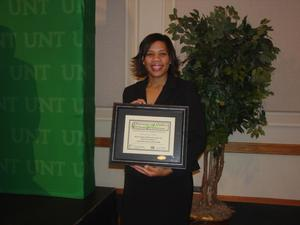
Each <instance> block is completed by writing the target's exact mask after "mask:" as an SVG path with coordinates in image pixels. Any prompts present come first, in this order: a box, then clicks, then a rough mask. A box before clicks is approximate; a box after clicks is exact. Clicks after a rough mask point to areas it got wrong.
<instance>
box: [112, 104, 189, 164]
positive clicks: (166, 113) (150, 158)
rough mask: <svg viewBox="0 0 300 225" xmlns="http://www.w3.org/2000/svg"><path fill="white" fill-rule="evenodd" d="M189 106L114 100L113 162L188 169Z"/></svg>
mask: <svg viewBox="0 0 300 225" xmlns="http://www.w3.org/2000/svg"><path fill="white" fill-rule="evenodd" d="M188 113H189V107H188V106H174V105H147V104H141V105H139V104H126V103H114V106H113V118H112V127H111V140H112V145H111V149H110V156H109V162H110V163H111V164H114V163H117V164H118V163H121V164H129V165H130V164H147V165H154V166H164V167H171V168H176V169H186V160H187V133H188Z"/></svg>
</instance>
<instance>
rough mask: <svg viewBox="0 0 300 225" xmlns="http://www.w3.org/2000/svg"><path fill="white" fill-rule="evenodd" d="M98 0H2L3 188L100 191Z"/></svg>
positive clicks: (64, 193)
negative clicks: (96, 164) (96, 149)
mask: <svg viewBox="0 0 300 225" xmlns="http://www.w3.org/2000/svg"><path fill="white" fill-rule="evenodd" d="M94 21H95V1H94V0H85V1H84V0H59V1H49V0H5V1H0V113H1V114H0V139H1V142H0V192H2V193H18V194H37V195H47V196H61V197H70V198H84V197H85V196H86V195H87V194H89V193H90V192H92V191H93V190H94V186H95V181H94V124H95V123H94V122H95V121H94V118H95V105H94V68H95V66H94V61H95V57H94V55H95V54H94V49H95V48H94V40H95V38H94V36H95V22H94Z"/></svg>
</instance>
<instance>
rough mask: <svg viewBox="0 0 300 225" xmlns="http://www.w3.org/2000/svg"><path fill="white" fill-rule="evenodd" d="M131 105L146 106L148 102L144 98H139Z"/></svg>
mask: <svg viewBox="0 0 300 225" xmlns="http://www.w3.org/2000/svg"><path fill="white" fill-rule="evenodd" d="M131 104H140V105H141V104H146V101H145V100H144V99H142V98H138V99H137V100H134V101H132V102H131Z"/></svg>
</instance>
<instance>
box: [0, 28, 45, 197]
mask: <svg viewBox="0 0 300 225" xmlns="http://www.w3.org/2000/svg"><path fill="white" fill-rule="evenodd" d="M15 50H16V37H15V32H13V31H12V30H11V29H9V28H8V27H5V26H1V25H0V121H1V122H0V140H1V142H0V149H1V151H0V180H1V182H0V192H3V193H18V194H45V191H44V190H43V189H42V188H41V187H40V186H39V185H38V184H36V183H35V182H34V176H35V174H36V169H35V163H34V162H35V161H34V141H35V140H36V139H37V137H38V130H39V123H40V109H39V102H38V94H37V87H36V82H35V79H34V69H33V66H32V65H30V64H29V63H27V62H25V61H23V60H20V59H18V58H16V57H15V56H14V55H15Z"/></svg>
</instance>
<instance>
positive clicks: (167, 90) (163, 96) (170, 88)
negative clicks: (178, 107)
mask: <svg viewBox="0 0 300 225" xmlns="http://www.w3.org/2000/svg"><path fill="white" fill-rule="evenodd" d="M175 96H176V79H175V78H174V77H172V76H169V77H168V80H167V82H166V84H165V85H164V87H163V89H162V91H161V93H160V95H159V96H158V98H157V100H156V102H155V104H158V105H160V104H162V105H171V104H174V97H175Z"/></svg>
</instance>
